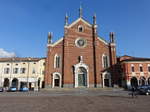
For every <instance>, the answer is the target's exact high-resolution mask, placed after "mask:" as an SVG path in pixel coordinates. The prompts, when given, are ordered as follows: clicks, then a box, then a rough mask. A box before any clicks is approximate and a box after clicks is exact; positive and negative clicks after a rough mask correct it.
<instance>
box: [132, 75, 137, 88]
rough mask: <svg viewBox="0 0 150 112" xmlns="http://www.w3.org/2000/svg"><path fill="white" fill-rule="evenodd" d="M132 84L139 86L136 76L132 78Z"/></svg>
mask: <svg viewBox="0 0 150 112" xmlns="http://www.w3.org/2000/svg"><path fill="white" fill-rule="evenodd" d="M131 86H132V87H137V86H138V80H137V78H136V77H132V78H131Z"/></svg>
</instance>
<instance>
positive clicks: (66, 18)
mask: <svg viewBox="0 0 150 112" xmlns="http://www.w3.org/2000/svg"><path fill="white" fill-rule="evenodd" d="M65 26H68V15H67V13H66V16H65Z"/></svg>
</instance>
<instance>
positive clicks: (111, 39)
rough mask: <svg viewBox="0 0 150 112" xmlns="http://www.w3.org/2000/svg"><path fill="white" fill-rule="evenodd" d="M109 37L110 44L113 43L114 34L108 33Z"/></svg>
mask: <svg viewBox="0 0 150 112" xmlns="http://www.w3.org/2000/svg"><path fill="white" fill-rule="evenodd" d="M109 36H110V43H115V33H114V32H110V34H109Z"/></svg>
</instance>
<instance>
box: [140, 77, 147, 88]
mask: <svg viewBox="0 0 150 112" xmlns="http://www.w3.org/2000/svg"><path fill="white" fill-rule="evenodd" d="M139 85H140V86H144V85H146V80H145V77H140V80H139Z"/></svg>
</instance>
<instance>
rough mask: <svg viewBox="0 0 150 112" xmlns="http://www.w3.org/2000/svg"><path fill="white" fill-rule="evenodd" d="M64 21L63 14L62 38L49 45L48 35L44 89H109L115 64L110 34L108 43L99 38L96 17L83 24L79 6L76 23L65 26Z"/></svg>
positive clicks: (112, 39) (113, 80)
mask: <svg viewBox="0 0 150 112" xmlns="http://www.w3.org/2000/svg"><path fill="white" fill-rule="evenodd" d="M68 19H69V18H68V16H67V15H66V16H65V25H64V36H63V37H62V38H60V39H59V40H58V41H56V42H54V43H52V39H53V37H52V34H51V33H50V32H49V33H48V42H47V58H46V73H45V87H46V88H90V87H112V86H113V84H114V83H115V79H116V78H115V74H114V70H113V68H114V67H113V66H114V65H115V64H116V63H117V60H116V43H115V34H114V32H110V34H109V35H110V41H109V42H107V41H105V40H104V39H102V38H101V37H100V36H99V35H98V32H97V28H98V26H97V24H96V15H94V16H93V23H90V22H88V21H86V20H85V19H84V18H83V15H82V7H80V9H79V17H78V18H77V20H75V21H74V22H72V23H71V24H69V23H68Z"/></svg>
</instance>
